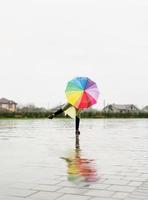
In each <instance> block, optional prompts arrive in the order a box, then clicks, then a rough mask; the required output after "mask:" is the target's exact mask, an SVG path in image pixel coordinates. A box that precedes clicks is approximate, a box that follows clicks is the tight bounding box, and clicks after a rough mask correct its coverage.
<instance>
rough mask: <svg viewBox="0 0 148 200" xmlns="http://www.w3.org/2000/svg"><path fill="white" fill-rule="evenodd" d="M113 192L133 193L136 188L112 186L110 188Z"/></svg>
mask: <svg viewBox="0 0 148 200" xmlns="http://www.w3.org/2000/svg"><path fill="white" fill-rule="evenodd" d="M108 190H111V191H117V192H118V191H119V192H133V191H134V190H135V187H132V186H125V185H112V186H110V187H109V188H108Z"/></svg>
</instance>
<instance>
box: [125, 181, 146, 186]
mask: <svg viewBox="0 0 148 200" xmlns="http://www.w3.org/2000/svg"><path fill="white" fill-rule="evenodd" d="M142 184H143V182H141V181H130V182H129V184H128V185H129V186H140V185H142Z"/></svg>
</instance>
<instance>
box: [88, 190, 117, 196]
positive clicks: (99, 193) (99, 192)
mask: <svg viewBox="0 0 148 200" xmlns="http://www.w3.org/2000/svg"><path fill="white" fill-rule="evenodd" d="M113 194H114V192H111V191H107V190H93V189H91V190H89V191H88V192H86V193H85V195H90V196H97V197H111V196H113Z"/></svg>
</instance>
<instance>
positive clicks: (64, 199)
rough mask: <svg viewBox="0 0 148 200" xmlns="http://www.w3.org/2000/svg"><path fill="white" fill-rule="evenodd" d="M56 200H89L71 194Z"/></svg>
mask: <svg viewBox="0 0 148 200" xmlns="http://www.w3.org/2000/svg"><path fill="white" fill-rule="evenodd" d="M57 200H90V197H88V196H81V195H73V194H64V195H63V196H61V197H60V198H57Z"/></svg>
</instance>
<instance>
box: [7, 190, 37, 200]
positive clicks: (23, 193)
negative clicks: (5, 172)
mask: <svg viewBox="0 0 148 200" xmlns="http://www.w3.org/2000/svg"><path fill="white" fill-rule="evenodd" d="M35 193H37V191H33V190H26V189H9V190H7V191H5V194H6V195H8V196H14V197H23V198H25V197H28V196H30V195H32V194H35Z"/></svg>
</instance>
